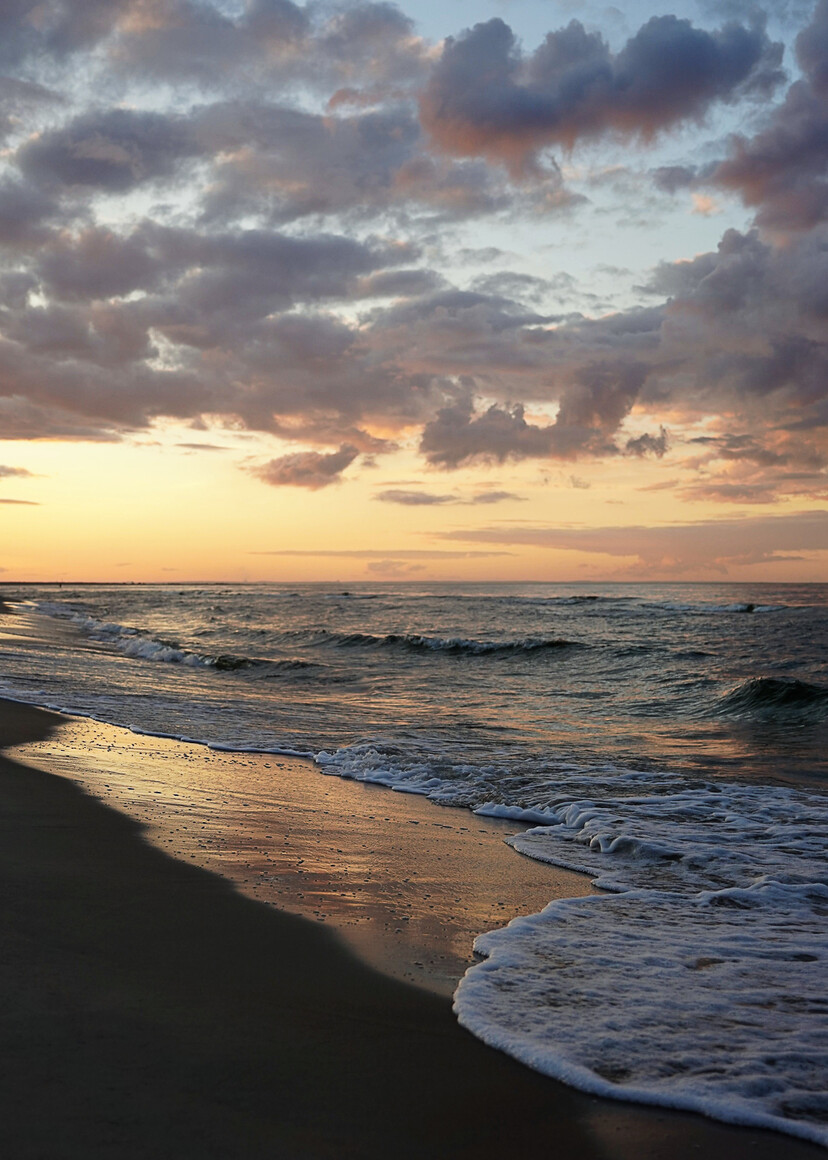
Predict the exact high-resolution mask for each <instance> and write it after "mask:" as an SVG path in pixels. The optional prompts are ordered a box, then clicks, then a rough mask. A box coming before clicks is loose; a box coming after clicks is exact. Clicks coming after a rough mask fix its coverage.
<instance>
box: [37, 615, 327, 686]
mask: <svg viewBox="0 0 828 1160" xmlns="http://www.w3.org/2000/svg"><path fill="white" fill-rule="evenodd" d="M37 611H38V612H40V613H44V614H45V615H47V616H52V617H54V618H56V619H59V620H68V621H70V622H71V623H72V624H74V625H75V626H76V627H77V628H79V629H80V630H81V631H82V632H83V633H84V634H85V635H86V636H88V637H89V638H90V639H91V640H95V641H99V642H100V643H102V644H109V645H111V646H112V647H113V648H115V649H117V650H118V652H120V653H123V655H124V656H126V657H131V658H133V659H135V660H144V661H159V662H161V663H163V664H173V665H185V666H187V667H189V668H202V669H213V670H215V671H216V672H220V673H232V672H241V671H247V672H249V673H250V674H251V675H255V676H257V677H264V678H266V677H279V676H287V675H296V674H302V673H311V672H315V671H319V670H322V669H324V668H325V666H324V665H320V664H319V663H318V662H315V661H306V660H302V659H301V658H299V657H293V658H287V659H281V660H271V659H268V658H266V657H249V656H237V655H235V654H233V653H208V652H197V651H196V650H195V649H188V648H184V647H183V646H182V645H180V644H179V642H178V641H175V640H165V639H163V638H161V637H154V636H151V635H149V634H145V633H142V632H141V630H140V629H138V628H134V627H132V626H131V625H126V624H118V623H115V622H108V621H102V620H96V619H95V618H94V617H91V616H87V615H85V614H84V613H81V612H78V611H76V610H73V609H72V608H69V607H66V606H64V605H60V604H51V603H47V602H43V603H41V604H39V605H37Z"/></svg>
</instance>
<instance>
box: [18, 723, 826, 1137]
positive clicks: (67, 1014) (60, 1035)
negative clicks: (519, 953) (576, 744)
mask: <svg viewBox="0 0 828 1160" xmlns="http://www.w3.org/2000/svg"><path fill="white" fill-rule="evenodd" d="M81 726H82V728H83V729H85V730H87V732H88V738H89V743H90V753H94V752H95V746H96V734H95V731H96V730H97V729H98V728H99V727H98V726H97V725H96V724H95V723H92V722H82V723H78V722H77V721H69V720H67V719H65V718H61V717H60V716H58V715H56V714H50V713H45V712H42V711H40V710H36V709H32V708H29V707H27V706H23V705H20V704H15V703H11V702H3V703H2V704H0V741H2V745H3V747H4V749H6V750H9V749H12V751H13V752H14V753H15V754H19V752H20V749H19V747H20V746H21V744H23V743H29V744H32V743H34V744H35V748H37V747H38V746H44V747H48V746H53V745H55V744H56V743H58V747H59V740H60V733H61V729H62V728H63V727H66V728H67V729H68V730H74V731H76V730H77V729H78V728H79V727H81ZM74 745H75V746H76V758H75V760H76V762H77V768H76V770H75V773H76V775H77V777H76V778H75V779H73V778H72V777H71V773H72V771H71V769H69V768H67V765H66V760H65V758H64V761H63V762H62V763H61V762H58V763H57V764H58V765H60V769H59V773H57V772H55V773H50V772H45V771H44V769H42V768H34V767H33V766H26V765H23V764H21V763H20V761H18V760H10V759H9V758H8V757H4V758H3V759H2V765H0V825H2V830H3V840H2V843H0V850H1V851H2V852H1V853H0V876H2V898H3V929H4V939H3V951H2V974H3V983H4V992H5V995H6V1003H5V1004H4V1007H3V1014H2V1017H0V1054H2V1058H3V1060H4V1073H5V1079H4V1085H3V1095H2V1123H3V1139H4V1154H5V1155H6V1156H8V1157H12V1158H14V1160H28V1158H30V1157H31V1158H33V1157H49V1158H50V1160H70V1158H75V1157H78V1158H80V1157H83V1158H90V1157H93V1158H94V1157H136V1158H137V1157H150V1156H152V1157H169V1158H170V1160H178V1158H182V1160H183V1158H190V1157H192V1158H195V1157H223V1158H228V1160H229V1158H239V1160H242V1158H247V1157H274V1158H276V1157H279V1158H281V1157H284V1158H296V1160H300V1158H301V1160H305V1158H307V1160H316V1158H323V1157H324V1158H327V1157H355V1158H356V1157H365V1158H368V1157H387V1156H389V1155H397V1156H405V1157H412V1158H413V1157H427V1156H428V1157H445V1158H446V1160H449V1158H451V1157H471V1156H476V1157H480V1156H483V1157H488V1156H491V1157H494V1156H500V1155H502V1154H503V1153H504V1152H508V1153H510V1154H513V1155H537V1156H550V1157H552V1156H554V1157H561V1158H572V1160H575V1158H578V1160H582V1158H583V1160H591V1158H593V1157H594V1158H596V1160H597V1158H599V1157H606V1158H608V1160H627V1158H629V1160H633V1157H635V1158H638V1160H646V1158H648V1157H649V1158H652V1160H660V1158H661V1157H664V1158H666V1157H670V1158H671V1160H674V1158H683V1157H687V1158H688V1160H689V1158H690V1157H697V1156H698V1155H699V1154H700V1153H701V1152H702V1151H703V1150H704V1151H706V1152H707V1153H708V1154H709V1155H714V1156H721V1157H723V1158H724V1157H728V1158H733V1157H748V1156H749V1157H752V1158H754V1160H759V1158H761V1160H765V1158H767V1160H771V1158H774V1160H775V1158H776V1157H779V1156H781V1155H784V1156H785V1157H791V1158H799V1157H802V1158H805V1157H810V1156H814V1157H816V1156H819V1155H822V1154H823V1153H822V1151H821V1149H818V1148H816V1147H812V1146H810V1145H807V1144H804V1143H800V1142H798V1141H796V1140H793V1139H790V1138H785V1137H781V1136H777V1135H775V1134H774V1133H768V1132H758V1131H753V1130H746V1129H739V1128H731V1127H728V1126H726V1125H721V1124H716V1123H713V1122H711V1121H707V1120H705V1119H702V1118H701V1117H697V1116H692V1115H685V1114H681V1113H671V1112H663V1111H657V1110H650V1109H643V1108H638V1107H634V1106H630V1105H625V1104H621V1103H614V1102H610V1101H604V1100H596V1099H592V1098H590V1097H587V1096H584V1095H581V1094H580V1093H577V1092H575V1091H572V1090H570V1089H568V1088H566V1087H563V1086H562V1085H560V1084H556V1083H554V1082H553V1081H551V1080H548V1079H546V1078H544V1077H543V1076H540V1075H538V1074H535V1073H533V1072H532V1071H530V1070H528V1069H526V1068H524V1067H522V1066H520V1065H519V1064H517V1063H515V1062H513V1061H512V1060H510V1059H509V1058H507V1057H506V1056H504V1055H502V1054H500V1053H497V1052H495V1051H492V1050H490V1049H488V1048H487V1047H485V1046H484V1045H482V1044H481V1043H479V1042H478V1041H477V1040H475V1039H474V1038H473V1037H472V1036H470V1035H469V1034H468V1033H466V1032H465V1031H463V1030H462V1029H461V1028H459V1027H458V1026H457V1024H456V1022H455V1021H454V1018H453V1016H452V1014H451V1010H450V1004H449V1000H448V999H447V998H446V997H445V996H443V995H440V994H436V993H434V992H435V990H439V989H440V983H439V982H438V984H437V985H436V987H435V988H432V990H429V989H428V988H427V987H424V986H414V985H410V984H406V983H403V982H400V981H398V980H397V979H395V978H393V977H391V975H389V974H388V973H384V972H382V971H379V970H377V969H375V968H373V967H372V966H370V965H368V963H367V962H366V961H364V959H362V960H361V959H360V958H359V957H357V955H356V954H354V953H353V950H352V947H351V948H349V946H348V945H346V943H345V942H344V940H343V939H342V938H340V937H339V936H337V935H335V934H333V933H332V931H331V930H330V929H328V926H327V924H326V923H325V924H323V923H321V922H319V921H316V922H314V921H311V920H309V919H308V918H302V917H298V916H297V914H296V913H288V909H293V910H295V911H300V910H301V907H299V906H298V905H297V899H296V898H295V897H294V898H293V899H291V897H290V891H289V890H288V889H287V886H285V887H284V889H285V890H286V904H285V908H284V909H282V910H281V911H280V910H278V909H276V908H275V907H273V906H272V905H265V904H262V903H260V902H257V901H255V900H254V899H251V898H249V897H245V896H244V895H243V894H242V893H241V892H240V891H239V890H238V889H235V888H234V886H233V885H232V884H231V883H230V881H229V880H227V879H226V878H224V877H222V876H219V875H217V874H215V873H211V872H208V871H207V870H205V869H203V868H202V867H200V866H196V865H193V864H192V863H193V861H194V860H193V859H190V858H182V857H177V858H173V857H170V856H168V855H167V854H165V853H163V852H162V851H161V850H159V849H158V848H157V847H156V846H153V845H152V844H151V843H150V842H149V841H148V840H147V834H146V832H145V830H143V829H142V826H141V825H140V824H139V823H137V822H136V821H134V820H132V819H130V818H128V817H126V816H124V814H123V813H121V812H118V811H117V810H116V809H114V808H111V807H110V806H108V805H104V804H103V803H101V802H100V801H97V800H95V799H94V798H93V797H92V796H91V795H90V794H89V793H87V792H85V791H84V790H83V789H81V788H80V786H79V784H77V782H80V781H82V780H83V772H82V768H81V767H82V751H81V750H80V749H78V748H77V737H76V738H75V742H74ZM43 752H45V750H44V751H42V755H43ZM117 760H118V755H117V753H116V754H115V755H114V757H113V756H112V755H110V765H111V766H113V768H114V771H117ZM145 772H146V771H145ZM309 773H310V776H311V777H316V778H318V781H319V784H320V786H322V785H325V786H327V782H328V779H324V778H322V777H321V775H319V774H318V773H316V772H315V771H313V769H310V771H309ZM335 785H336V788H337V789H341V790H344V791H346V792H347V791H349V790H356V791H357V793H359V792H361V791H363V790H364V788H365V787H354V786H348V785H346V784H343V783H339V782H336V783H335ZM328 789H330V787H328ZM373 792H374V793H375V794H376V795H377V796H378V797H379V796H381V797H382V799H383V807H382V810H381V811H380V810H377V809H374V811H373V812H374V816H373V818H372V817H370V816H366V817H365V819H364V822H363V823H361V824H360V825H359V826H356V825H355V826H354V828H353V829H352V831H351V832H350V835H349V833H348V832H346V829H343V831H342V832H338V833H337V835H336V841H337V843H340V845H339V846H338V850H339V851H340V852H341V853H340V854H339V855H338V856H339V857H340V858H341V859H342V860H343V863H344V862H346V861H347V860H348V857H349V851H348V850H347V847H346V843H348V842H349V841H352V844H357V843H361V842H362V841H363V840H364V834H365V826H366V825H368V824H369V823H370V825H371V826H372V827H373V831H374V833H375V837H376V841H375V843H374V846H375V850H376V851H377V853H376V854H375V857H374V860H373V862H374V869H375V870H376V872H377V873H379V872H380V870H381V869H382V867H381V865H379V864H378V860H379V859H382V858H384V857H387V851H386V853H385V854H383V852H382V851H383V839H382V836H381V831H383V829H387V828H389V827H390V828H396V829H399V828H400V825H401V824H402V819H403V818H405V824H406V825H408V823H409V822H410V821H411V820H412V819H411V818H410V817H408V816H406V812H407V811H409V810H410V809H412V808H414V809H415V810H418V811H423V810H424V811H426V812H429V811H430V812H432V813H437V814H438V815H439V814H442V813H443V812H446V811H439V810H437V809H436V808H435V807H433V806H431V805H430V803H428V802H422V801H418V800H412V799H411V798H409V797H407V796H406V795H400V794H392V793H389V792H387V791H383V790H381V789H378V790H376V791H373ZM300 799H301V795H297V800H295V801H293V802H292V803H291V801H290V800H289V793H288V791H287V787H286V786H285V787H282V789H281V791H280V796H279V810H280V812H282V813H283V814H284V815H285V818H284V820H283V824H284V826H285V827H286V829H289V830H290V832H291V834H292V835H293V837H294V839H295V840H296V842H297V843H299V842H300V841H301V835H302V832H303V829H304V832H307V826H304V827H303V824H302V819H303V817H304V820H305V822H306V821H307V803H304V802H302V801H301V800H300ZM291 811H294V814H293V817H292V818H288V817H287V815H289V814H290V813H291ZM398 811H401V813H398ZM449 812H453V811H449ZM380 814H381V816H380ZM408 828H409V829H410V830H411V831H414V830H416V831H417V834H418V841H420V843H421V846H420V849H419V851H418V852H417V853H416V854H415V853H413V852H411V851H409V853H408V854H407V857H409V858H414V857H416V858H420V859H424V858H425V856H426V854H427V852H428V847H429V845H430V842H429V841H428V840H427V835H428V831H427V830H426V828H425V827H424V826H423V825H422V819H420V825H419V826H415V825H409V826H408ZM436 833H437V831H436V830H435V831H432V835H433V834H436ZM424 835H426V837H424ZM477 837H478V835H475V836H472V837H470V841H473V842H474V841H476V839H477ZM318 847H319V842H318V834H314V833H311V835H310V838H309V840H308V842H307V848H306V853H307V855H308V856H309V857H313V856H314V852H315V851H316V853H317V855H318ZM487 848H489V849H496V848H497V843H495V842H490V843H487ZM182 852H183V851H182ZM294 853H296V851H294ZM350 853H353V854H355V853H356V851H355V850H353V851H350ZM432 853H433V855H434V857H438V856H441V855H440V846H439V843H437V844H436V845H435V846H434V847H433V850H432ZM297 856H298V857H302V856H303V855H302V853H301V852H299V853H298V855H297ZM328 856H329V862H330V851H328ZM509 857H510V858H511V860H512V861H515V862H517V863H518V865H520V864H521V863H522V862H523V861H524V860H523V859H517V858H515V856H514V854H511V853H510V854H509ZM358 861H359V860H358V858H356V857H354V858H353V859H352V863H351V865H352V868H353V866H355V865H357V864H358ZM530 867H531V870H532V871H533V872H534V871H536V870H538V869H540V870H543V869H544V868H542V867H536V866H532V865H531V864H530ZM409 868H410V873H409V874H408V875H407V877H408V878H409V879H411V882H410V883H409V884H408V886H409V894H408V896H407V898H405V899H403V900H399V899H398V900H397V903H396V904H397V905H399V906H403V905H404V906H408V907H409V911H410V913H412V914H413V913H414V912H415V911H416V910H417V909H418V908H422V907H423V903H424V902H425V905H426V908H427V907H429V906H430V905H431V902H430V900H425V899H424V897H423V895H424V893H429V894H431V893H433V892H432V891H428V892H424V891H423V890H422V887H421V886H418V885H417V881H418V871H419V872H421V873H426V871H425V869H424V866H423V864H421V865H420V866H417V865H416V864H414V863H413V862H409ZM391 873H392V876H393V867H392V871H391ZM315 874H316V875H317V880H316V882H317V886H318V885H319V883H320V882H321V881H322V879H323V877H324V876H325V874H327V875H328V876H329V877H332V876H333V874H334V871H333V868H332V867H331V866H330V865H329V867H328V869H327V870H324V869H323V868H319V867H318V868H317V869H316V870H315ZM572 877H575V876H572ZM289 878H290V876H289V874H287V873H286V872H283V873H282V878H281V880H282V882H283V883H287V882H288V881H289ZM397 878H399V875H397ZM301 884H302V879H301V877H300V876H299V875H295V876H294V887H293V894H294V895H296V894H298V893H299V890H298V887H299V886H300V885H301ZM351 885H353V884H351ZM570 885H571V883H570ZM558 888H559V889H560V883H559V886H558ZM504 889H505V886H504ZM553 889H554V887H553ZM301 893H303V894H304V893H305V891H304V890H302V891H301ZM455 896H457V897H459V894H456V895H455ZM316 901H318V899H317V900H316ZM316 909H318V907H316ZM380 912H381V913H386V912H383V911H382V905H380ZM410 921H411V920H409V924H410ZM472 921H473V919H472ZM384 922H385V918H380V919H377V921H376V922H375V924H374V925H375V927H376V928H377V930H375V932H374V934H378V930H379V927H380V926H381V925H382V924H383V923H384ZM409 924H405V925H409ZM401 925H402V924H401ZM418 930H419V934H418V937H422V934H423V931H424V930H425V927H424V926H423V924H419V925H418ZM372 938H373V936H372ZM369 941H370V940H369ZM393 941H394V940H393V939H391V942H392V943H393ZM449 941H450V940H449ZM353 945H354V944H352V946H353ZM409 950H410V948H409ZM434 950H435V953H434V955H433V956H432V958H433V959H434V961H435V963H436V964H438V968H437V970H436V974H437V975H438V976H439V974H440V971H441V970H443V971H444V972H445V967H440V966H439V963H440V959H439V955H441V954H445V953H447V952H446V942H445V941H444V942H442V943H441V942H440V940H439V939H437V938H435V940H434ZM449 953H450V952H449ZM388 958H389V961H390V960H394V959H395V955H394V954H389V956H388ZM396 960H397V967H396V968H395V969H396V970H397V973H399V963H400V958H399V955H397V956H396ZM420 961H422V960H420Z"/></svg>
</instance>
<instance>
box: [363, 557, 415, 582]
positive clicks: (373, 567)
mask: <svg viewBox="0 0 828 1160" xmlns="http://www.w3.org/2000/svg"><path fill="white" fill-rule="evenodd" d="M366 569H367V570H368V571H369V572H372V573H373V574H374V575H375V576H384V577H386V578H387V579H389V580H390V579H395V578H396V577H398V576H411V575H415V574H416V573H417V572H423V571H425V565H424V564H406V563H403V562H402V561H401V560H371V561H369V563H368V564H366Z"/></svg>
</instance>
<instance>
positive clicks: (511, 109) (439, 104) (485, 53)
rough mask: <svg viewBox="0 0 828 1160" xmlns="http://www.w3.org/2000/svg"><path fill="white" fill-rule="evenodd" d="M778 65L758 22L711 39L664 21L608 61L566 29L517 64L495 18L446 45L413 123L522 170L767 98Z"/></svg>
mask: <svg viewBox="0 0 828 1160" xmlns="http://www.w3.org/2000/svg"><path fill="white" fill-rule="evenodd" d="M781 55H782V46H781V45H777V44H772V43H771V42H770V41H769V40H768V38H767V36H766V35H765V32H764V30H763V28H762V27H761V26H760V25H758V24H754V25H753V26H751V27H744V26H741V25H738V24H735V23H729V24H727V25H725V26H724V28H722V29H720V30H719V31H717V32H712V33H711V32H706V31H704V30H701V29H697V28H694V27H693V26H692V25H691V24H690V22H689V21H688V20H680V19H678V18H677V17H675V16H661V17H653V18H652V19H651V20H650V21H648V23H647V24H645V25H644V26H643V27H642V28H641V29H639V31H638V32H637V33H636V34H635V36H633V37H631V38H630V40H628V41H627V43H626V45H625V46H624V48H623V49H622V50H621V51H620V52H619V53H617V54H614V53H612V52H611V51H610V48H609V46H608V45H607V43H606V41H604V39H603V38H602V37H601V36H600V34H598V33H590V32H587V31H586V29H585V28H584V27H583V25H582V24H581V23H580V22H579V21H577V20H573V21H571V23H570V24H569V25H568V26H567V27H566V28H563V29H560V30H559V31H557V32H550V33H548V34H547V36H546V39H545V40H544V42H543V44H541V45H540V47H539V48H538V49H536V51H535V52H534V53H533V54H531V55H529V56H524V55H523V54H522V53H521V52H520V49H519V47H518V44H517V40H516V38H515V35H514V33H513V32H512V30H511V29H510V28H509V27H508V25H506V24H505V23H504V22H503V21H502V20H500V19H498V18H495V19H493V20H489V21H488V22H487V23H485V24H477V25H475V27H474V28H473V29H471V30H470V31H467V32H465V33H464V34H463V35H461V36H459V37H457V38H453V37H449V38H448V40H447V41H446V42H445V45H444V48H443V54H442V57H441V59H440V61H439V62H438V63H437V65H436V66H435V68H434V70H433V72H432V75H431V78H430V80H429V84H428V87H427V89H426V91H425V93H424V95H423V98H422V102H421V117H422V120H423V124H424V125H425V126H426V128H427V129H428V130H429V132H430V133H431V135H432V137H433V138H434V140H435V141H436V142H437V143H438V144H439V145H440V146H441V147H442V148H443V149H445V150H446V151H448V152H450V153H454V154H456V155H459V156H476V155H480V156H487V157H490V158H493V159H499V160H502V161H504V162H506V163H507V164H509V165H510V166H512V167H516V168H521V167H524V166H526V165H528V164H531V163H532V161H533V158H534V156H535V154H536V152H537V150H538V149H540V148H542V147H544V146H548V145H559V146H565V147H568V148H571V147H572V145H574V143H575V142H576V141H577V140H579V139H582V138H595V137H600V136H602V135H605V134H607V133H615V134H621V135H623V136H642V137H651V136H652V135H654V134H655V133H657V132H658V131H659V130H662V129H665V128H667V127H668V126H670V125H674V124H676V123H678V122H681V121H684V120H687V119H691V118H698V117H700V116H701V115H702V114H703V113H705V112H706V111H707V109H708V108H709V107H710V106H711V105H712V104H713V103H714V102H716V101H732V100H735V99H737V98H739V97H742V96H745V95H748V94H750V95H761V96H765V97H766V96H767V95H769V93H770V92H771V90H772V89H773V87H774V86H775V85H776V84H777V83H778V82H779V81H780V80H781V73H780V71H779V64H780V61H781Z"/></svg>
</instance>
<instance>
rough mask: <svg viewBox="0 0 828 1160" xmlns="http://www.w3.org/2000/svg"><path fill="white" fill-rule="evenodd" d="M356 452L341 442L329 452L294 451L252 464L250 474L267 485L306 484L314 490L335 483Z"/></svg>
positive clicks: (355, 455)
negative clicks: (254, 465) (334, 449)
mask: <svg viewBox="0 0 828 1160" xmlns="http://www.w3.org/2000/svg"><path fill="white" fill-rule="evenodd" d="M358 455H359V450H358V449H357V448H356V447H352V446H351V445H350V444H349V443H343V444H342V446H341V447H340V448H339V450H338V451H334V452H332V453H331V454H329V455H323V454H321V453H320V452H318V451H297V452H294V453H293V454H291V455H283V456H282V457H281V458H280V459H271V460H270V462H269V463H265V464H263V465H262V466H261V467H256V468H253V474H254V475H255V476H256V477H257V478H258V479H261V480H262V481H263V482H264V483H269V484H270V485H271V487H307V488H310V489H311V490H312V491H316V490H318V489H319V488H320V487H329V486H330V485H331V484H332V483H339V481H340V477H341V475H342V472H343V471H344V470H345V468H346V467H350V465H351V464H352V463H353V461H354V460H355V459H356V457H357V456H358Z"/></svg>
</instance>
